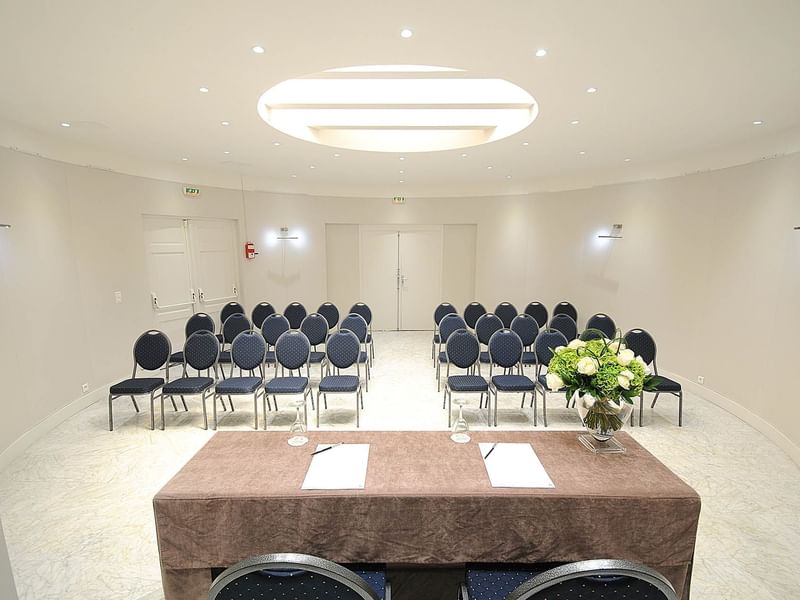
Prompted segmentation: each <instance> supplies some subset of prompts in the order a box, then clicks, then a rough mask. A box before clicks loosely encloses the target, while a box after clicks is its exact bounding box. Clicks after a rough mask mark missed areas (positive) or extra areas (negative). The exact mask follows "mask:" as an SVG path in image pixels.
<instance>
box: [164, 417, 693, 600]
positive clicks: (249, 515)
mask: <svg viewBox="0 0 800 600" xmlns="http://www.w3.org/2000/svg"><path fill="white" fill-rule="evenodd" d="M308 437H309V439H310V443H309V444H308V445H306V446H302V447H299V448H293V447H291V446H289V445H288V444H287V443H286V440H287V434H286V432H255V431H253V432H250V431H247V432H244V431H243V432H220V433H217V434H216V435H215V436H214V437H213V438H211V440H210V441H209V442H208V443H207V444H206V445H205V446H204V447H203V448H202V449H200V451H199V452H198V453H197V454H196V455H195V456H194V457H193V458H192V459H191V460H189V462H188V463H187V464H186V465H185V466H184V467H183V469H181V471H180V472H179V473H178V474H177V475H175V477H174V478H173V479H172V480H171V481H169V483H167V485H166V486H164V488H163V489H162V490H161V491H160V492H159V493H158V494H157V495H156V496H155V498H154V500H153V506H154V512H155V520H156V531H157V538H158V548H159V553H160V557H161V571H162V578H163V587H164V594H165V596H166V599H167V600H183V599H187V600H189V599H191V600H200V599H202V598H205V594H206V593H207V591H208V588H209V586H210V583H211V576H210V569H211V568H216V567H227V566H230V565H233V564H235V563H236V562H238V561H239V560H242V559H243V558H247V557H249V556H254V555H258V554H267V553H272V552H301V553H307V554H314V555H318V556H321V557H324V558H327V559H330V560H333V561H336V562H340V563H359V562H367V563H368V562H373V563H387V564H403V565H457V564H463V563H466V562H526V563H534V562H570V561H575V560H583V559H590V558H617V559H629V560H635V561H639V562H642V563H644V564H646V565H648V566H650V567H653V568H655V569H657V570H658V571H660V572H661V573H663V574H664V575H665V576H666V577H668V578H669V580H670V581H671V582H672V584H673V585H674V586H675V589H676V590H677V592H678V597H679V598H684V599H688V597H689V584H690V581H691V571H692V559H693V555H694V547H695V537H696V534H697V523H698V517H699V514H700V498H699V496H698V495H697V493H696V492H695V491H694V490H693V489H692V488H690V487H689V486H688V485H686V484H685V483H684V482H683V481H682V480H681V479H680V478H678V477H677V476H676V475H675V474H674V473H672V471H670V470H669V469H668V468H667V467H665V466H664V465H663V464H662V463H661V462H659V461H658V460H657V459H656V458H655V457H654V456H653V455H651V454H650V453H649V452H648V451H647V450H645V449H644V448H643V447H642V446H640V445H639V444H638V443H637V442H636V441H634V440H633V438H631V437H630V436H629V435H627V434H625V433H620V434H618V438H619V440H620V441H621V442H622V444H623V445H624V446H625V447H626V448H627V449H628V451H627V452H626V453H625V454H608V455H595V454H592V453H590V452H589V451H587V450H586V448H584V447H583V446H582V445H581V444H580V442H579V441H578V440H577V432H574V431H549V432H513V431H481V432H474V433H473V434H472V442H470V443H468V444H455V443H453V442H452V441H450V439H449V434H448V433H447V432H383V431H380V432H376V431H361V432H333V431H331V432H310V433H309V434H308ZM335 442H346V443H369V444H370V445H371V446H370V454H369V467H368V469H367V480H366V488H365V489H363V490H342V491H339V490H334V491H319V490H301V489H300V487H301V485H302V482H303V479H304V477H305V473H306V470H307V469H308V465H309V463H310V461H311V452H312V451H313V450H314V448H315V447H316V444H318V443H335ZM478 442H529V443H530V444H531V445H532V446H533V448H534V450H535V451H536V454H537V455H538V456H539V459H540V460H541V462H542V464H543V465H544V467H545V469H546V470H547V472H548V474H549V475H550V477H551V479H552V480H553V483H554V484H555V489H499V488H498V489H495V488H492V487H491V485H490V484H489V478H488V476H487V474H486V470H485V468H484V465H483V459H482V457H481V455H480V451H479V449H478V446H477V443H478Z"/></svg>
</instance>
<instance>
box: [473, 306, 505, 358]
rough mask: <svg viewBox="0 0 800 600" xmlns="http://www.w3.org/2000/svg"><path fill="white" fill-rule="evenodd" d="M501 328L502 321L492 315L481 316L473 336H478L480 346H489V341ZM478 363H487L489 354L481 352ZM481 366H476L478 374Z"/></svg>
mask: <svg viewBox="0 0 800 600" xmlns="http://www.w3.org/2000/svg"><path fill="white" fill-rule="evenodd" d="M502 328H503V321H501V320H500V317H498V316H497V315H495V314H493V313H486V314H485V315H482V316H481V317H480V318H479V319H478V322H477V323H475V335H477V336H478V341H479V342H480V343H481V345H482V346H487V347H488V346H489V340H490V339H491V337H492V336H493V335H494V334H495V333H496V332H498V331H500V330H501V329H502ZM480 362H481V363H483V364H488V363H489V352H488V350H487V351H481V356H480ZM480 369H481V366H480V364H479V365H478V372H479V373H480Z"/></svg>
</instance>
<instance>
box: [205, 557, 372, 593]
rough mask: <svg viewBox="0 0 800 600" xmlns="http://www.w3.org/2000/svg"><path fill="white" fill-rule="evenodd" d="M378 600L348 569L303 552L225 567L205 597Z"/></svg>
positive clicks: (256, 559)
mask: <svg viewBox="0 0 800 600" xmlns="http://www.w3.org/2000/svg"><path fill="white" fill-rule="evenodd" d="M242 598H279V599H281V600H312V599H314V598H331V599H336V600H378V599H379V596H378V593H377V592H376V591H375V590H373V589H372V587H370V585H369V584H368V583H367V582H366V581H364V579H362V578H361V577H360V576H358V575H356V574H355V573H354V572H353V571H351V570H350V569H347V568H345V567H343V566H341V565H338V564H336V563H334V562H331V561H329V560H325V559H324V558H317V557H316V556H309V555H307V554H267V555H264V556H255V557H253V558H248V559H245V560H243V561H241V562H239V563H237V564H235V565H234V566H232V567H230V568H228V569H225V570H224V571H223V572H222V573H221V574H220V575H219V577H217V578H216V579H215V580H214V582H213V583H212V584H211V589H210V590H209V592H208V597H207V600H241V599H242Z"/></svg>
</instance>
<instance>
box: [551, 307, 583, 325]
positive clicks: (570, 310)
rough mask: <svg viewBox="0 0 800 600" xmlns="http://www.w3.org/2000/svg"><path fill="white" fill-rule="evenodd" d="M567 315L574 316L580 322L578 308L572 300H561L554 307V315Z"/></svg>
mask: <svg viewBox="0 0 800 600" xmlns="http://www.w3.org/2000/svg"><path fill="white" fill-rule="evenodd" d="M556 315H567V316H569V317H571V318H572V320H573V321H575V322H576V323H577V322H578V309H577V308H575V307H574V306H573V305H572V304H571V303H570V302H559V303H558V304H556V305H555V307H554V308H553V316H554V317H555V316H556Z"/></svg>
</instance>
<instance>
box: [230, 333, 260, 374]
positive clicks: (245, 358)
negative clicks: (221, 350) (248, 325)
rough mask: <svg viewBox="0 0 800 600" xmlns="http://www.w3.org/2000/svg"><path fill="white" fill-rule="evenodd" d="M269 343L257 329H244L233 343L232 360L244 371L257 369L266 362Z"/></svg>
mask: <svg viewBox="0 0 800 600" xmlns="http://www.w3.org/2000/svg"><path fill="white" fill-rule="evenodd" d="M266 353H267V343H266V342H265V341H264V338H263V337H261V334H260V333H259V332H257V331H255V330H252V329H251V330H249V331H243V332H242V333H240V334H239V335H237V336H236V339H234V340H233V344H231V360H232V361H233V363H234V364H235V365H236V366H237V367H239V368H240V369H242V370H243V371H252V370H253V369H257V368H258V367H259V366H260V365H261V364H263V362H264V356H265V355H266Z"/></svg>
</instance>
